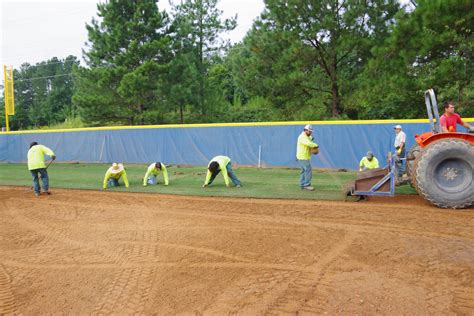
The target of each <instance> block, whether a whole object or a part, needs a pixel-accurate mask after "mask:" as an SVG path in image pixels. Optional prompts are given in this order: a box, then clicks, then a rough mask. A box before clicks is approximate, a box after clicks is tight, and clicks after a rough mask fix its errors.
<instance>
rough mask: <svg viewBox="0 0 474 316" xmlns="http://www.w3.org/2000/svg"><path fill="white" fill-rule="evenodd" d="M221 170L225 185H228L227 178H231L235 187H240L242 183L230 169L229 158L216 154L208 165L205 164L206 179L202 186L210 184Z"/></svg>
mask: <svg viewBox="0 0 474 316" xmlns="http://www.w3.org/2000/svg"><path fill="white" fill-rule="evenodd" d="M221 171H222V175H223V176H224V182H225V185H226V186H227V187H229V186H230V184H229V178H230V180H232V183H233V184H234V185H235V186H236V187H237V188H240V187H241V186H242V183H241V182H240V180H239V179H238V178H237V176H236V175H235V173H234V172H233V171H232V164H231V163H230V158H229V157H227V156H216V157H214V158H212V159H211V161H210V162H209V165H208V166H207V174H206V181H204V184H203V186H202V187H203V188H205V187H207V186H208V185H211V184H212V182H213V181H214V179H215V178H216V176H217V175H218V174H219V172H221Z"/></svg>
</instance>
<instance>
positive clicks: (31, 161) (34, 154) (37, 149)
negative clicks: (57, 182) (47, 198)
mask: <svg viewBox="0 0 474 316" xmlns="http://www.w3.org/2000/svg"><path fill="white" fill-rule="evenodd" d="M44 155H48V156H50V157H51V159H53V160H55V159H56V156H55V155H54V152H53V151H52V150H51V149H49V148H48V147H46V146H43V145H39V144H38V143H37V142H32V143H31V144H30V150H28V170H30V173H31V176H32V177H33V188H34V190H35V195H36V196H40V194H41V188H40V183H39V177H41V182H43V191H44V193H46V194H47V195H49V194H51V193H50V192H49V177H48V171H47V170H46V164H45V162H44Z"/></svg>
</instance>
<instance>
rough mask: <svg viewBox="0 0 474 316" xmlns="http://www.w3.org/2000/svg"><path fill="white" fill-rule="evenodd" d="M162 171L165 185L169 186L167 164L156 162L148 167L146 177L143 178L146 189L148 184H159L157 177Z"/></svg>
mask: <svg viewBox="0 0 474 316" xmlns="http://www.w3.org/2000/svg"><path fill="white" fill-rule="evenodd" d="M160 171H161V172H162V173H163V179H164V180H165V185H168V184H169V181H168V171H167V170H166V166H165V164H163V163H161V162H156V163H152V164H151V165H149V166H148V169H147V171H146V173H145V177H143V186H144V187H146V186H147V184H158V181H157V179H156V177H157V176H158V175H159V174H160Z"/></svg>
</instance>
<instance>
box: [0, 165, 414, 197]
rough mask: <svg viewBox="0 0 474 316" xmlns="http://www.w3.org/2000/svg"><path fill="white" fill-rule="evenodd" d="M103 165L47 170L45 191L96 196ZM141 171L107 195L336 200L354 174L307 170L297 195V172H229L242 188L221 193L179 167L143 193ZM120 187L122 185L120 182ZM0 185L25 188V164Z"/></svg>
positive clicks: (218, 184) (3, 174) (10, 169)
mask: <svg viewBox="0 0 474 316" xmlns="http://www.w3.org/2000/svg"><path fill="white" fill-rule="evenodd" d="M108 167H109V165H106V164H65V163H62V164H61V163H55V164H53V165H52V166H51V167H50V168H49V169H48V172H49V177H50V186H51V188H52V190H54V188H71V189H89V190H101V189H102V181H103V177H104V174H105V171H106V170H107V168H108ZM146 167H147V166H146V165H144V164H143V165H142V164H129V165H126V169H127V175H128V179H129V181H130V187H129V188H128V189H126V188H125V187H124V186H121V187H118V188H112V189H108V190H109V191H128V192H147V193H164V194H179V195H195V196H228V197H254V198H289V199H319V200H341V199H342V188H343V187H344V185H345V184H346V183H347V182H349V181H353V180H354V179H355V177H356V173H355V172H336V171H328V170H313V186H314V187H315V188H316V190H315V191H314V192H308V191H303V190H301V189H300V188H299V185H298V177H299V170H297V169H283V168H274V169H257V168H245V167H240V168H234V171H235V173H236V174H237V176H238V178H239V179H240V180H241V181H242V184H243V187H242V188H235V187H231V188H227V187H225V185H224V180H223V178H222V176H221V175H218V177H217V178H216V180H215V181H214V183H213V185H212V186H210V187H208V188H202V187H201V186H202V184H203V183H204V178H205V176H206V168H205V167H179V166H174V167H171V168H169V169H168V173H169V177H170V185H169V186H164V185H161V183H163V181H162V178H161V175H160V177H159V181H160V184H159V185H153V186H147V187H143V185H142V179H143V176H144V175H145V171H146ZM121 183H123V182H121ZM0 185H17V186H31V176H30V173H29V172H28V170H27V166H26V164H0ZM397 193H401V194H414V193H416V192H415V191H414V190H413V189H412V188H410V187H409V186H402V187H399V188H397Z"/></svg>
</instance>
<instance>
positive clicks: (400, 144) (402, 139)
mask: <svg viewBox="0 0 474 316" xmlns="http://www.w3.org/2000/svg"><path fill="white" fill-rule="evenodd" d="M393 129H394V130H395V135H396V136H395V141H394V143H393V146H394V147H395V150H396V152H397V156H398V158H399V159H398V160H397V168H398V176H399V177H401V176H402V175H403V173H404V172H405V167H404V164H403V160H402V159H403V158H405V155H406V146H405V143H406V140H407V135H406V134H405V133H404V132H403V131H402V126H401V125H395V126H394V127H393Z"/></svg>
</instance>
